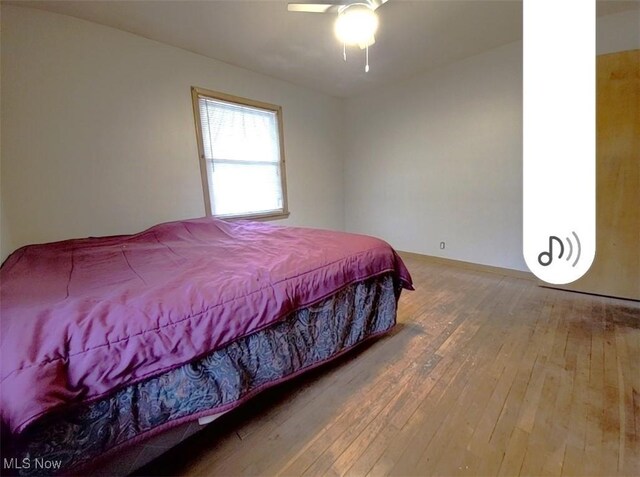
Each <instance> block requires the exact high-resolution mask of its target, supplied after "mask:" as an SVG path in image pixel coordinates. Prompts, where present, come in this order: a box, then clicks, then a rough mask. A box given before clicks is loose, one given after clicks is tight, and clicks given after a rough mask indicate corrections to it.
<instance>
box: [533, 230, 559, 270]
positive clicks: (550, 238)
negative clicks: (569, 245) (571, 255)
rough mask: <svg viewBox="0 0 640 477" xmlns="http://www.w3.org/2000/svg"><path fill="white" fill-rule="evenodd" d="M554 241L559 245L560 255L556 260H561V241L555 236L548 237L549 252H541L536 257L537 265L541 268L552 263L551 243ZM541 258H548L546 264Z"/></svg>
mask: <svg viewBox="0 0 640 477" xmlns="http://www.w3.org/2000/svg"><path fill="white" fill-rule="evenodd" d="M554 241H556V242H558V243H559V244H560V254H559V255H558V258H562V255H563V254H564V244H563V243H562V240H560V237H556V236H555V235H549V251H548V252H542V253H541V254H540V255H538V263H539V264H540V265H542V266H543V267H546V266H549V265H551V262H553V242H554ZM543 257H548V259H547V261H546V263H545V262H544V261H543V260H542V258H543Z"/></svg>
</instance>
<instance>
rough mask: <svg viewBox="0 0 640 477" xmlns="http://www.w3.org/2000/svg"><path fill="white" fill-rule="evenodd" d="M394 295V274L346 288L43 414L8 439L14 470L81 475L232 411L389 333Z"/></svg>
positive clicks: (393, 315) (24, 472) (395, 285)
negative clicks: (140, 445) (95, 463)
mask: <svg viewBox="0 0 640 477" xmlns="http://www.w3.org/2000/svg"><path fill="white" fill-rule="evenodd" d="M399 294H400V289H399V288H398V285H397V284H396V283H394V280H393V277H392V275H391V274H385V275H381V276H378V277H374V278H370V279H368V280H365V281H362V282H358V283H355V284H352V285H349V286H348V287H346V288H344V289H342V290H340V291H339V292H338V293H336V294H334V295H332V296H330V297H328V298H326V299H324V300H322V301H320V302H319V303H317V304H315V305H312V306H308V307H306V308H302V309H300V310H298V311H295V312H293V313H291V314H290V315H288V316H287V317H285V318H284V319H283V320H282V321H279V322H278V323H275V324H273V325H271V326H270V327H268V328H265V329H263V330H260V331H258V332H255V333H253V334H251V335H249V336H245V337H244V338H241V339H239V340H236V341H235V342H233V343H230V344H229V345H227V346H225V347H223V348H221V349H218V350H216V351H213V352H212V353H209V354H207V355H205V356H203V357H201V358H199V359H197V360H195V361H192V362H190V363H187V364H185V365H182V366H181V367H178V368H176V369H173V370H171V371H168V372H166V373H164V374H161V375H159V376H156V377H153V378H150V379H148V380H146V381H143V382H140V383H136V384H133V385H130V386H127V387H124V388H122V389H120V390H119V391H116V392H115V393H114V394H112V395H111V396H109V397H106V398H103V399H101V400H98V401H95V402H90V403H85V404H80V405H75V406H72V407H68V408H66V409H64V410H62V411H59V412H56V413H52V414H49V415H47V416H45V417H43V418H41V419H40V420H38V421H36V422H35V423H34V424H32V425H31V426H30V427H29V428H27V429H26V430H25V432H24V433H23V434H22V435H21V436H20V439H19V442H16V443H13V444H14V451H13V452H12V455H13V459H15V460H13V461H12V462H14V463H16V464H17V465H16V466H15V468H14V471H15V472H16V473H17V474H19V475H51V474H52V472H55V473H62V474H65V473H75V472H79V471H80V470H81V469H82V468H83V467H84V466H85V465H86V464H87V463H89V462H91V461H92V460H93V459H95V458H96V457H98V456H102V455H104V454H105V453H109V454H111V453H117V451H119V450H122V449H123V448H126V447H127V446H130V445H132V444H134V443H137V442H140V441H141V440H144V439H146V438H148V437H150V436H151V435H155V434H157V433H159V432H161V431H163V430H166V429H168V428H171V427H173V426H176V425H179V424H182V423H185V422H188V421H192V420H197V419H198V418H201V417H203V416H207V415H210V414H217V413H220V412H224V411H227V410H229V409H232V408H234V407H236V406H238V405H240V404H241V403H242V402H244V401H245V400H247V399H249V398H250V397H252V396H254V395H255V394H257V393H258V392H259V391H261V390H263V389H265V388H267V387H270V386H273V385H275V384H277V383H279V382H282V381H284V380H286V379H289V378H291V377H293V376H296V375H298V374H300V373H302V372H304V371H306V370H308V369H311V368H313V367H315V366H317V365H320V364H322V363H324V362H327V361H329V360H331V359H333V358H335V357H337V356H338V355H340V354H341V353H343V352H345V351H347V350H349V349H350V348H352V347H354V346H355V345H357V344H358V343H361V342H362V341H364V340H366V339H367V338H371V337H373V336H377V335H380V334H382V333H384V332H386V331H389V330H390V329H391V328H392V327H393V326H394V325H395V319H396V305H397V299H398V297H399ZM38 462H39V463H40V464H41V465H36V464H37V463H38ZM21 463H26V464H29V465H28V466H25V465H20V464H21ZM44 465H46V466H48V468H44ZM4 470H5V471H7V470H9V469H6V468H5V469H4Z"/></svg>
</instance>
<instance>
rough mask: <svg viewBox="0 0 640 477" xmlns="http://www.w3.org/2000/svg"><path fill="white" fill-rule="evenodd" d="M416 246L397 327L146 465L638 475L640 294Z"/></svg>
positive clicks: (189, 472) (232, 471)
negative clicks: (580, 289) (544, 281)
mask: <svg viewBox="0 0 640 477" xmlns="http://www.w3.org/2000/svg"><path fill="white" fill-rule="evenodd" d="M405 258H406V263H407V266H408V267H409V269H410V270H411V272H412V274H413V276H414V279H415V285H416V291H415V292H411V293H407V292H405V293H403V295H402V298H401V300H400V304H399V307H398V326H397V327H396V329H395V330H394V331H393V332H392V333H391V334H390V335H388V336H386V337H384V338H382V339H379V340H376V341H375V342H374V343H371V344H368V345H365V346H363V347H362V348H361V349H359V350H355V351H354V352H352V353H349V354H348V355H346V356H344V357H342V358H340V359H339V360H338V361H337V362H336V363H332V364H329V365H327V366H325V367H323V368H321V369H318V370H315V371H313V372H311V373H310V374H308V375H306V376H302V377H300V378H297V379H296V380H294V381H293V382H291V383H287V384H284V385H282V386H279V387H277V388H275V389H272V390H270V391H267V392H265V393H263V395H261V396H259V397H257V398H255V399H253V400H252V401H250V402H249V403H247V404H246V405H245V406H243V407H242V408H240V409H238V410H237V411H234V412H232V413H230V414H228V415H226V416H223V417H222V418H221V419H220V420H219V421H216V422H215V423H214V424H212V426H211V427H209V428H207V429H206V430H205V431H202V432H200V433H198V434H196V435H194V436H192V437H191V438H189V439H188V440H187V441H185V442H184V443H182V444H181V445H179V446H178V447H176V448H174V449H172V450H170V451H169V452H168V453H167V454H165V455H164V456H162V457H160V458H159V459H157V460H156V461H155V462H153V463H151V464H150V465H148V466H147V467H145V468H143V469H141V470H140V471H138V472H137V475H182V476H197V475H201V476H210V475H223V476H227V475H229V476H235V475H269V476H270V475H309V476H315V475H336V476H343V475H347V476H364V475H369V476H376V477H377V476H382V475H402V476H405V475H406V476H409V475H438V476H440V475H447V476H449V475H452V476H453V475H459V476H476V475H501V476H515V475H536V476H537V475H554V476H555V475H558V476H559V475H563V476H584V475H594V476H603V475H629V476H631V475H638V469H640V373H639V372H638V367H639V364H638V363H640V303H637V302H630V301H623V300H615V299H611V298H604V297H596V296H589V295H584V294H575V293H570V292H566V291H561V290H553V289H548V288H541V287H538V286H537V284H536V283H535V282H533V281H531V280H526V279H520V278H514V277H506V276H502V275H500V274H497V273H486V272H483V271H478V270H473V269H465V268H460V267H452V266H448V265H446V264H444V263H438V262H429V261H424V260H421V259H420V258H419V257H418V256H411V255H410V256H407V257H405Z"/></svg>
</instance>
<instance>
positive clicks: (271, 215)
mask: <svg viewBox="0 0 640 477" xmlns="http://www.w3.org/2000/svg"><path fill="white" fill-rule="evenodd" d="M289 215H290V214H289V212H288V211H286V212H265V213H262V214H247V215H226V216H224V215H223V216H214V217H216V218H217V219H222V220H264V221H267V220H280V219H286V218H287V217H289Z"/></svg>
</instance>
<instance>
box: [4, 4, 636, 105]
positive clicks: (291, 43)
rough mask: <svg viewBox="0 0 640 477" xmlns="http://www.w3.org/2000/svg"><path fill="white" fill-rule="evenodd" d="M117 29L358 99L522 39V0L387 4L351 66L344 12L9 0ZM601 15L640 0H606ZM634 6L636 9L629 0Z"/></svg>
mask: <svg viewBox="0 0 640 477" xmlns="http://www.w3.org/2000/svg"><path fill="white" fill-rule="evenodd" d="M7 3H12V4H19V5H22V6H29V7H33V8H39V9H43V10H48V11H51V12H56V13H62V14H65V15H71V16H74V17H78V18H82V19H85V20H89V21H92V22H95V23H100V24H103V25H108V26H111V27H114V28H118V29H120V30H124V31H128V32H131V33H134V34H137V35H140V36H143V37H146V38H150V39H153V40H157V41H160V42H163V43H167V44H170V45H174V46H177V47H180V48H183V49H185V50H189V51H192V52H195V53H199V54H202V55H204V56H208V57H210V58H215V59H218V60H222V61H224V62H227V63H230V64H233V65H236V66H240V67H243V68H246V69H249V70H252V71H256V72H259V73H264V74H267V75H269V76H273V77H276V78H280V79H283V80H285V81H289V82H291V83H295V84H298V85H302V86H306V87H310V88H313V89H316V90H318V91H321V92H323V93H326V94H329V95H331V96H337V97H349V96H353V95H355V94H357V93H360V92H363V91H366V90H368V89H371V88H373V87H376V86H379V85H384V84H388V83H390V82H393V81H396V80H401V79H405V78H408V77H410V76H412V75H415V74H417V73H420V72H422V71H425V70H428V69H431V68H434V67H437V66H439V65H443V64H446V63H450V62H453V61H456V60H459V59H462V58H465V57H468V56H472V55H475V54H477V53H480V52H482V51H485V50H488V49H491V48H494V47H497V46H499V45H503V44H506V43H509V42H512V41H516V40H519V39H521V38H522V3H521V2H520V1H516V0H510V1H505V0H502V1H480V0H475V1H460V0H455V1H452V0H448V1H444V0H441V1H434V0H414V1H407V0H391V1H389V2H387V3H386V4H384V5H382V6H381V7H380V9H379V10H378V13H379V15H380V28H379V30H378V33H377V34H376V40H377V41H376V44H375V45H373V46H372V47H371V48H370V63H371V71H370V72H369V73H365V72H364V52H362V51H361V50H359V49H358V48H351V49H349V50H348V52H347V56H348V59H347V62H346V63H345V62H344V61H343V60H342V46H341V45H340V44H339V43H338V41H337V40H336V39H335V38H334V35H333V22H334V20H335V15H329V14H305V13H292V12H288V11H287V2H286V1H275V0H263V1H244V0H234V1H231V0H227V1H219V0H218V1H212V0H210V1H188V0H182V1H113V0H110V1H100V0H98V1H95V0H94V1H86V0H85V1H66V0H62V1H29V2H7ZM606 3H607V4H609V5H605V6H604V10H602V8H601V7H599V11H598V13H599V14H603V13H613V12H616V11H620V10H626V9H629V8H633V7H634V5H635V6H638V5H640V3H639V2H606ZM629 4H630V5H629Z"/></svg>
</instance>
